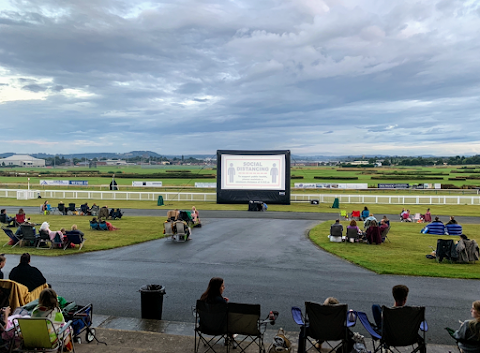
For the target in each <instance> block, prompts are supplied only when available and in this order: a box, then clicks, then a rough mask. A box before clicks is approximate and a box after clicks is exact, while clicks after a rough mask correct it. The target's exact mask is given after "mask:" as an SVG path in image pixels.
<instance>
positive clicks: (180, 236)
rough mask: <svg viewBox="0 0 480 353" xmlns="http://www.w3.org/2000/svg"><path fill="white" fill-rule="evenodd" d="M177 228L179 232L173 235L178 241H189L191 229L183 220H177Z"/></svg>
mask: <svg viewBox="0 0 480 353" xmlns="http://www.w3.org/2000/svg"><path fill="white" fill-rule="evenodd" d="M175 229H176V230H177V232H176V233H175V234H174V235H173V239H175V240H176V241H180V242H184V241H187V239H188V237H189V235H190V229H189V228H188V227H187V225H185V223H183V222H182V221H176V222H175Z"/></svg>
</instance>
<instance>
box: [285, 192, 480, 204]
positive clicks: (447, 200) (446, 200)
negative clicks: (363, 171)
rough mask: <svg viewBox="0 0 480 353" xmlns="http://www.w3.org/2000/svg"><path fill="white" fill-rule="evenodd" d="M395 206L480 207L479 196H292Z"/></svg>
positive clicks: (292, 197) (330, 201) (295, 198)
mask: <svg viewBox="0 0 480 353" xmlns="http://www.w3.org/2000/svg"><path fill="white" fill-rule="evenodd" d="M335 198H338V199H339V201H340V203H358V204H393V205H480V196H478V195H459V196H440V195H421V196H415V195H344V194H339V195H333V194H329V195H322V194H309V195H307V194H292V195H290V200H291V201H292V202H302V201H310V200H318V201H319V202H320V203H333V201H334V200H335Z"/></svg>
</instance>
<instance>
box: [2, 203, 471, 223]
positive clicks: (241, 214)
mask: <svg viewBox="0 0 480 353" xmlns="http://www.w3.org/2000/svg"><path fill="white" fill-rule="evenodd" d="M5 208H6V210H7V214H8V215H10V216H13V215H14V214H16V213H17V211H18V207H11V206H8V207H5ZM23 209H24V211H25V213H26V214H27V215H29V216H32V217H33V219H34V218H35V216H36V215H38V214H39V213H40V207H23ZM122 211H123V212H124V213H125V215H127V216H152V217H155V216H156V217H166V216H167V211H168V209H167V208H165V207H159V208H156V209H122ZM200 215H201V218H202V219H204V218H205V219H206V218H249V219H298V220H316V221H328V220H332V219H335V218H337V217H338V216H339V214H338V213H319V212H318V213H315V212H248V211H208V210H207V211H206V210H200ZM376 216H378V219H381V217H382V216H383V214H377V215H376ZM386 216H387V217H388V218H389V219H390V220H391V221H392V222H399V220H400V217H399V215H398V214H395V215H392V214H390V215H389V214H387V215H386ZM434 217H435V214H432V218H434ZM455 219H456V220H457V221H458V223H460V224H463V223H465V224H480V217H462V216H458V217H455ZM440 220H441V221H443V222H444V223H445V222H447V221H448V217H447V216H440Z"/></svg>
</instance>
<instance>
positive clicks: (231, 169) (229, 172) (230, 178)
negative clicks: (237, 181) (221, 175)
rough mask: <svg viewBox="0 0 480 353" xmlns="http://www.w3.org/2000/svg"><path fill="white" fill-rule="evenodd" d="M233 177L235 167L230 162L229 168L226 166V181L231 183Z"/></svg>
mask: <svg viewBox="0 0 480 353" xmlns="http://www.w3.org/2000/svg"><path fill="white" fill-rule="evenodd" d="M234 177H235V168H234V167H233V163H230V168H228V181H229V182H230V183H233V178H234Z"/></svg>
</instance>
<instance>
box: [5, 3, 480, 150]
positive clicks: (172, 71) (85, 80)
mask: <svg viewBox="0 0 480 353" xmlns="http://www.w3.org/2000/svg"><path fill="white" fill-rule="evenodd" d="M11 4H12V6H14V7H16V10H15V11H2V10H1V7H0V23H2V34H5V35H2V36H0V48H2V50H0V70H1V68H2V67H3V68H5V69H6V70H9V72H10V74H11V75H12V77H13V78H12V82H18V83H19V86H21V87H24V89H25V90H27V89H28V90H30V91H33V92H45V94H46V95H47V97H46V98H45V99H44V100H42V101H35V100H30V101H28V100H27V101H16V102H12V103H9V102H7V103H3V104H0V114H1V115H2V116H6V115H8V116H13V117H15V120H18V121H19V122H21V123H22V126H27V127H28V128H26V131H25V138H26V139H33V138H35V137H36V134H37V132H38V131H39V129H40V128H41V126H40V125H38V124H39V123H37V121H36V120H41V119H35V118H36V117H39V116H42V117H48V122H49V126H51V129H49V131H45V132H44V133H43V134H42V135H43V138H45V139H48V140H52V141H56V140H57V139H58V136H64V135H63V134H67V133H68V132H70V131H77V130H79V131H87V130H85V126H86V125H87V126H91V125H98V124H99V122H102V129H92V130H88V134H87V135H88V136H87V137H88V138H90V139H91V140H92V141H94V142H99V141H100V142H101V141H109V143H108V144H107V143H106V144H105V146H106V148H112V149H118V146H120V145H125V146H126V147H124V148H126V149H127V150H128V149H130V148H132V149H140V148H144V149H149V148H157V149H158V151H159V152H169V151H166V150H165V149H167V150H168V149H169V148H171V146H173V145H175V146H179V143H178V142H181V144H180V146H181V147H178V148H176V151H180V148H181V149H183V150H182V151H181V152H182V153H188V152H189V151H191V150H192V149H195V150H199V149H200V150H205V151H213V150H214V149H216V148H226V146H235V148H249V147H250V146H251V142H252V141H259V140H260V141H262V142H261V146H262V148H263V147H264V148H266V149H272V148H274V147H275V148H289V147H290V146H292V148H293V149H298V150H300V151H306V150H310V151H311V152H312V153H314V152H322V151H321V149H323V148H328V147H325V146H324V145H322V144H321V143H319V142H318V135H319V134H323V135H322V139H324V140H325V144H327V145H328V146H330V147H331V148H332V149H338V150H341V149H345V150H346V151H348V150H349V146H348V143H346V142H345V141H344V140H342V141H341V143H340V141H339V140H338V134H339V131H342V132H343V134H347V133H349V132H350V133H354V134H360V135H361V136H370V134H371V135H372V136H375V139H369V140H370V141H369V142H368V143H370V144H371V148H375V147H374V146H375V144H378V143H383V144H388V143H390V144H392V145H394V144H398V145H401V146H403V145H407V146H408V145H412V150H414V148H415V146H416V145H419V144H420V143H421V142H422V141H425V142H428V143H432V144H433V143H434V142H433V141H434V140H435V139H436V138H438V139H439V140H441V141H444V140H443V136H444V134H445V135H446V134H448V131H449V130H450V131H451V130H452V129H456V128H459V129H460V130H459V132H455V135H454V136H455V139H452V140H451V141H452V142H455V143H457V142H458V143H462V142H463V143H465V144H466V145H467V144H468V143H469V142H475V141H478V138H477V137H476V136H475V134H474V133H472V132H471V131H476V126H477V125H478V120H479V118H478V113H477V112H478V108H480V107H479V105H480V104H479V103H478V100H477V99H476V97H478V95H479V93H480V92H478V91H479V86H478V82H479V81H480V80H479V79H480V62H478V59H477V56H478V53H477V49H476V48H477V41H478V40H477V38H476V37H477V35H476V33H478V31H479V30H480V22H479V21H478V14H477V13H475V11H476V10H475V9H474V8H471V7H468V6H467V4H466V3H464V2H461V1H446V0H441V1H432V2H418V1H414V0H406V1H404V2H401V3H399V2H378V1H374V0H365V1H362V2H355V1H347V2H345V4H343V3H340V2H338V1H334V0H325V1H324V2H323V4H324V5H322V3H321V2H309V1H295V2H294V1H284V2H281V3H279V2H276V1H267V2H266V3H259V2H254V1H239V2H225V1H220V0H205V1H200V2H199V1H190V0H187V1H185V2H178V1H173V0H172V1H164V2H162V3H156V2H152V3H140V2H137V1H126V0H125V1H113V0H85V1H82V2H64V1H60V0H45V1H42V2H38V1H33V0H15V1H13V2H11ZM350 5H352V6H350ZM325 6H327V7H328V9H326V8H325ZM25 9H28V11H26V10H25ZM453 14H454V15H453ZM45 80H47V81H45ZM2 82H3V81H2ZM45 82H48V84H46V83H45ZM2 89H4V88H3V86H2ZM27 107H28V109H27ZM25 111H28V112H29V114H27V113H26V112H25ZM458 119H462V124H461V125H462V127H458V125H459V124H456V123H455V122H454V121H455V120H458ZM419 121H422V122H424V125H427V124H428V127H426V126H424V129H420V130H419V129H417V128H415V127H416V126H418V124H419ZM43 122H44V121H43ZM79 124H81V125H79ZM186 125H188V126H189V129H190V130H191V131H194V132H195V133H190V132H188V133H186V134H184V135H182V136H175V137H170V136H165V137H164V138H162V139H161V141H157V140H158V139H157V138H156V136H158V134H162V136H164V135H165V134H164V131H165V130H168V131H173V130H176V129H179V130H180V131H183V130H182V129H183V128H184V126H186ZM394 125H398V126H397V127H395V128H394V129H390V126H394ZM426 131H431V132H432V133H430V134H428V133H424V132H426ZM440 131H441V133H439V132H440ZM455 131H456V130H455ZM127 132H128V133H127ZM435 132H437V133H438V137H437V134H435ZM462 134H463V136H464V141H461V140H457V139H456V138H457V137H456V136H462ZM274 135H275V136H282V138H281V141H280V142H279V141H278V138H273V137H271V136H274ZM84 138H85V136H82V139H84ZM147 141H156V142H155V143H153V144H151V142H147ZM445 141H446V142H448V140H445ZM110 142H111V143H113V147H110V146H111V145H110ZM365 143H367V141H366V142H365ZM130 146H131V147H130ZM242 146H243V147H242ZM382 147H384V146H382ZM259 148H260V147H259ZM434 148H439V147H438V144H437V145H436V146H432V149H434ZM85 149H87V150H101V148H99V147H98V146H97V145H95V146H85ZM318 149H320V150H318ZM368 149H370V147H369V148H368ZM316 150H317V151H316ZM479 152H480V151H479ZM458 153H460V152H458Z"/></svg>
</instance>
